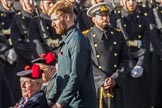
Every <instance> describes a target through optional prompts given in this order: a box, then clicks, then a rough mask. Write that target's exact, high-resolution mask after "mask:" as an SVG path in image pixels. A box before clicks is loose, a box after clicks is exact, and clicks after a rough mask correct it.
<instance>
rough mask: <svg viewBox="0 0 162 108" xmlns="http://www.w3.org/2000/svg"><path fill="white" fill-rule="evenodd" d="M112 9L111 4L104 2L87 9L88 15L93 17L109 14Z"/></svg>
mask: <svg viewBox="0 0 162 108" xmlns="http://www.w3.org/2000/svg"><path fill="white" fill-rule="evenodd" d="M110 11H111V6H110V4H108V3H106V2H102V3H98V4H96V5H93V6H92V7H90V8H89V9H88V11H87V15H88V16H89V17H93V16H95V15H108V14H109V13H110Z"/></svg>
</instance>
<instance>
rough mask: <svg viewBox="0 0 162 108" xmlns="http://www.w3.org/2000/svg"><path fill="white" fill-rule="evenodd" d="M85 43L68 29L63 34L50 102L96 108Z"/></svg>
mask: <svg viewBox="0 0 162 108" xmlns="http://www.w3.org/2000/svg"><path fill="white" fill-rule="evenodd" d="M91 69H92V68H91V54H90V46H89V42H88V40H87V39H86V38H85V37H84V36H83V35H82V34H81V32H80V31H79V30H78V29H77V28H76V27H75V26H72V27H71V28H69V29H68V31H67V32H66V33H65V34H64V39H63V44H62V47H61V48H60V51H59V54H58V72H57V77H56V83H55V84H54V88H53V90H52V91H53V93H52V94H51V97H50V99H52V101H53V102H54V103H55V102H58V103H60V104H61V105H62V106H63V108H97V106H96V102H97V99H96V93H95V86H94V79H93V73H92V70H91Z"/></svg>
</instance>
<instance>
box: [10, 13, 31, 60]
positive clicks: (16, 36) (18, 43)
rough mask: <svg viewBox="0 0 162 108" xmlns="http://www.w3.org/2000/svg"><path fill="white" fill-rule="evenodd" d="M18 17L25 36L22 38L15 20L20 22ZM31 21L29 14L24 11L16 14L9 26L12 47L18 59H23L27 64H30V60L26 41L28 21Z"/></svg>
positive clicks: (29, 49)
mask: <svg viewBox="0 0 162 108" xmlns="http://www.w3.org/2000/svg"><path fill="white" fill-rule="evenodd" d="M18 17H19V18H20V19H21V22H22V23H23V25H24V28H26V29H25V31H24V33H25V32H26V34H27V35H26V36H23V35H22V33H21V31H20V29H19V28H18V26H20V25H18V24H17V22H16V20H17V21H18V22H20V21H19V20H18ZM31 19H32V15H30V14H29V13H27V12H25V11H21V12H19V13H17V14H16V15H15V16H14V18H13V21H12V25H11V39H12V42H13V47H14V49H15V51H16V53H17V55H18V58H21V59H24V60H26V61H27V62H30V61H31V59H33V58H32V56H31V48H30V47H31V46H30V43H29V42H27V40H28V38H29V37H28V33H29V24H30V21H31Z"/></svg>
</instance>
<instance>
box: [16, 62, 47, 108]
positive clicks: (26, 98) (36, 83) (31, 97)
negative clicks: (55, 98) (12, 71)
mask: <svg viewBox="0 0 162 108" xmlns="http://www.w3.org/2000/svg"><path fill="white" fill-rule="evenodd" d="M25 68H26V70H25V71H21V72H18V73H17V76H19V77H20V85H21V91H22V98H21V99H20V101H19V103H18V104H16V108H49V107H48V104H47V100H46V97H45V94H44V92H43V91H41V90H40V88H41V85H42V79H41V70H40V67H39V65H36V64H33V66H32V69H29V68H30V67H29V66H26V67H25ZM28 69H29V70H28Z"/></svg>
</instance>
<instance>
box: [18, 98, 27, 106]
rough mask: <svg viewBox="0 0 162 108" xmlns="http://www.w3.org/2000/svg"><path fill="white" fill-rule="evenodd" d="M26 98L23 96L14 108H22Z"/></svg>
mask: <svg viewBox="0 0 162 108" xmlns="http://www.w3.org/2000/svg"><path fill="white" fill-rule="evenodd" d="M26 102H27V101H26V100H25V99H24V98H23V99H22V100H21V101H20V102H19V103H17V104H16V108H24V106H25V104H26Z"/></svg>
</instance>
